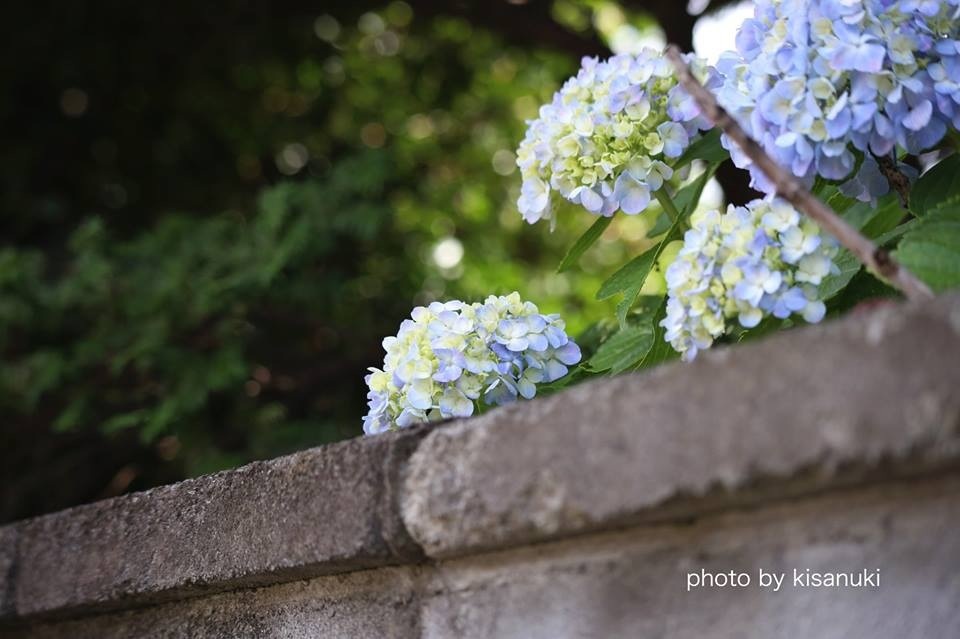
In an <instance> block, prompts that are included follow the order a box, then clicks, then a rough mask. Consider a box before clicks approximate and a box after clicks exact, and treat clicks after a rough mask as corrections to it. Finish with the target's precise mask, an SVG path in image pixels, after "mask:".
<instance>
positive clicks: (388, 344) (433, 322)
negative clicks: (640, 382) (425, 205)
mask: <svg viewBox="0 0 960 639" xmlns="http://www.w3.org/2000/svg"><path fill="white" fill-rule="evenodd" d="M564 329H565V327H564V323H563V320H561V319H560V316H559V315H543V314H541V313H540V311H539V310H538V309H537V307H536V306H535V305H534V304H533V303H531V302H524V301H523V300H521V299H520V295H519V294H518V293H515V292H514V293H511V294H510V295H506V296H499V297H498V296H494V295H491V296H490V297H488V298H487V299H486V301H484V303H482V304H480V303H475V304H465V303H464V302H460V301H451V302H445V303H441V302H434V303H433V304H430V305H429V306H426V307H424V306H418V307H417V308H415V309H413V312H412V313H411V315H410V319H407V320H404V321H403V322H402V323H401V324H400V330H399V331H398V332H397V335H396V337H388V338H386V339H385V340H383V348H384V350H385V351H386V356H385V357H384V361H383V369H377V368H371V369H370V374H369V375H367V376H366V378H365V379H366V382H367V386H368V387H369V392H368V393H367V400H368V407H369V411H368V413H367V415H366V417H364V420H363V430H364V432H365V433H367V434H375V433H381V432H384V431H386V430H390V429H393V428H403V427H406V426H410V425H412V424H415V423H419V422H426V421H431V420H436V419H444V418H449V417H468V416H470V415H472V414H473V411H474V408H475V405H476V404H475V403H476V402H479V401H484V402H486V403H487V404H491V405H499V404H503V403H506V402H509V401H513V400H515V399H516V398H517V397H518V396H519V397H524V398H526V399H529V398H531V397H533V396H534V395H536V392H537V391H536V387H537V384H541V383H549V382H552V381H554V380H557V379H559V378H560V377H563V376H564V375H566V374H567V371H568V369H567V367H568V366H572V365H573V364H576V363H577V362H579V361H580V348H579V347H578V346H577V344H576V343H575V342H574V341H573V340H572V339H570V337H569V336H568V335H567V334H566V332H565V330H564Z"/></svg>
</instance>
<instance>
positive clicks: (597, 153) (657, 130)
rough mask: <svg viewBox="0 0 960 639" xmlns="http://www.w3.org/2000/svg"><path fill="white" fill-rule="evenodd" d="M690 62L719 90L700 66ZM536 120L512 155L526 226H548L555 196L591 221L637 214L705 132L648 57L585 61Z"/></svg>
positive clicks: (656, 56) (692, 107) (651, 53)
mask: <svg viewBox="0 0 960 639" xmlns="http://www.w3.org/2000/svg"><path fill="white" fill-rule="evenodd" d="M687 61H688V63H690V64H691V66H692V68H693V70H694V73H696V74H697V75H699V76H700V77H701V78H704V79H705V80H706V81H707V83H708V86H711V87H713V86H716V83H717V82H718V81H719V80H718V79H716V78H715V77H714V75H715V74H713V73H712V71H711V70H709V69H708V68H707V67H706V66H705V65H704V64H703V63H702V62H701V61H700V60H698V59H696V58H694V57H693V56H687ZM539 116H540V117H538V118H537V119H535V120H532V121H530V122H529V123H528V128H527V134H526V137H525V138H524V140H523V142H521V143H520V148H519V149H518V150H517V165H518V166H519V167H520V172H521V175H522V177H523V184H522V187H521V191H520V199H519V200H518V202H517V204H518V207H519V209H520V213H521V214H522V215H523V218H524V219H525V220H526V221H527V222H530V223H531V224H532V223H534V222H536V221H537V220H540V219H551V210H550V194H551V192H552V191H556V192H557V193H559V194H560V195H561V196H562V197H564V198H566V199H567V200H569V201H570V202H573V203H575V204H579V205H581V206H583V208H585V209H587V210H588V211H589V212H591V213H593V214H595V215H605V216H610V215H613V214H614V213H615V212H616V211H618V210H621V211H623V212H624V213H626V214H628V215H635V214H638V213H641V212H642V211H644V210H645V209H646V208H647V206H648V205H649V204H650V201H651V198H652V196H653V193H654V192H655V191H656V190H657V189H659V188H660V187H661V186H663V183H664V181H665V180H670V179H671V178H673V173H674V170H673V163H674V160H676V158H678V157H679V156H680V155H682V154H683V152H684V151H685V150H686V148H687V147H688V146H689V145H690V144H691V143H692V142H693V141H694V140H695V139H696V138H697V137H698V136H699V134H700V132H701V131H702V130H704V129H707V128H709V126H710V125H709V123H708V122H707V121H706V119H705V118H703V117H701V115H700V111H699V109H698V107H697V105H696V104H695V103H694V101H693V100H692V99H691V98H690V97H689V96H688V95H687V94H686V93H685V92H684V91H683V89H682V88H681V87H679V86H678V85H677V81H676V78H675V75H674V73H673V70H672V68H671V66H670V64H669V62H668V61H667V60H666V59H665V58H664V57H663V53H662V52H660V51H655V50H653V49H644V50H643V51H641V52H640V54H639V55H618V56H614V57H612V58H610V59H609V60H606V61H603V62H600V61H598V60H597V59H596V58H584V59H583V64H582V67H581V69H580V72H579V73H578V74H577V75H576V76H574V77H573V78H570V79H569V80H568V81H567V82H566V83H565V84H564V85H563V87H562V88H561V89H560V90H559V91H558V92H557V93H556V94H555V95H554V98H553V101H552V102H551V103H550V104H546V105H544V106H542V107H541V108H540V114H539Z"/></svg>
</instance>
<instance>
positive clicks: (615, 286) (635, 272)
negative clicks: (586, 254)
mask: <svg viewBox="0 0 960 639" xmlns="http://www.w3.org/2000/svg"><path fill="white" fill-rule="evenodd" d="M658 248H659V246H654V247H650V248H649V249H647V250H646V251H645V252H643V253H641V254H640V255H638V256H637V257H635V258H633V259H632V260H630V261H629V262H627V263H626V264H624V265H623V266H621V267H620V269H619V270H617V271H616V272H615V273H614V274H613V275H611V276H610V277H608V278H607V280H606V281H605V282H604V283H603V284H602V285H601V286H600V290H599V291H597V299H598V300H605V299H607V298H609V297H613V296H614V295H616V294H617V293H623V292H624V291H628V290H630V289H631V288H633V287H634V286H635V285H636V283H637V282H638V281H639V283H640V284H639V286H638V287H637V291H639V290H640V287H642V286H643V280H644V279H645V278H646V277H647V274H648V273H649V272H650V269H651V268H653V262H654V260H655V259H656V258H657V249H658Z"/></svg>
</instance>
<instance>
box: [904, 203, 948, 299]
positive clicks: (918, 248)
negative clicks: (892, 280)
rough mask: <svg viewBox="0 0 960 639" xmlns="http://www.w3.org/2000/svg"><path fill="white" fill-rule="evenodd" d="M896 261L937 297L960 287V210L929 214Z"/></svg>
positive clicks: (907, 238)
mask: <svg viewBox="0 0 960 639" xmlns="http://www.w3.org/2000/svg"><path fill="white" fill-rule="evenodd" d="M894 257H895V258H896V260H897V261H899V262H900V263H901V264H903V265H904V266H905V267H907V268H908V269H910V270H911V271H912V272H913V274H914V275H916V276H917V277H919V278H920V279H921V280H923V281H924V282H926V284H927V285H928V286H929V287H930V288H932V289H933V290H934V291H936V292H938V293H939V292H941V291H945V290H947V289H951V288H955V287H957V286H960V206H951V207H948V208H939V209H936V210H932V211H930V212H928V213H927V214H926V215H925V216H924V217H923V218H922V219H921V220H920V223H919V224H918V225H917V226H915V227H914V228H913V229H911V230H910V231H909V232H907V233H906V234H904V236H903V239H902V240H900V244H899V246H898V247H897V250H896V251H895V253H894Z"/></svg>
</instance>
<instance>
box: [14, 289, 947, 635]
mask: <svg viewBox="0 0 960 639" xmlns="http://www.w3.org/2000/svg"><path fill="white" fill-rule="evenodd" d="M958 530H960V296H947V297H943V298H940V299H938V300H936V301H934V302H932V303H928V304H923V305H903V306H888V307H883V308H880V309H877V310H874V311H871V312H869V313H857V314H854V315H853V316H851V317H848V318H846V319H844V320H841V321H837V322H832V323H827V324H824V325H822V326H817V327H808V328H804V329H799V330H794V331H790V332H787V333H783V334H779V335H776V336H774V337H771V338H769V339H766V340H763V341H760V342H757V343H752V344H746V345H740V346H737V347H734V348H729V349H716V350H715V351H713V352H708V353H705V354H704V355H703V356H702V357H700V358H698V360H697V362H696V363H694V364H692V365H683V364H674V365H668V366H663V367H661V368H658V369H656V370H654V371H652V372H649V373H646V374H643V375H634V376H623V377H619V378H616V379H609V380H603V381H598V382H594V383H589V384H584V385H581V386H578V387H576V388H573V389H571V390H569V391H566V392H564V393H562V394H559V395H557V396H554V397H551V398H546V399H539V400H535V401H532V402H526V403H521V404H517V405H514V406H511V407H508V408H504V409H500V410H496V411H492V412H490V413H488V414H486V415H484V416H482V417H478V418H475V419H471V420H465V421H460V422H452V423H448V424H442V425H439V426H434V427H432V428H418V429H412V430H408V431H404V432H402V433H394V434H388V435H383V436H377V437H372V438H364V439H356V440H351V441H347V442H342V443H339V444H334V445H330V446H325V447H322V448H318V449H313V450H308V451H304V452H301V453H297V454H294V455H290V456H288V457H283V458H279V459H275V460H271V461H267V462H258V463H255V464H251V465H249V466H245V467H243V468H239V469H237V470H233V471H228V472H224V473H219V474H216V475H211V476H208V477H201V478H198V479H194V480H189V481H185V482H182V483H180V484H176V485H173V486H166V487H162V488H157V489H154V490H151V491H148V492H145V493H139V494H133V495H127V496H124V497H120V498H117V499H112V500H107V501H103V502H98V503H94V504H89V505H86V506H80V507H78V508H73V509H70V510H67V511H64V512H60V513H55V514H52V515H47V516H43V517H38V518H35V519H31V520H27V521H23V522H18V523H15V524H11V525H8V526H5V527H2V528H0V637H57V638H59V637H64V638H66V637H71V638H73V637H321V636H322V637H478V638H479V637H518V638H519V637H524V638H540V637H544V638H547V637H549V638H551V639H557V638H564V637H584V638H585V637H603V638H607V637H658V638H660V637H663V638H668V637H669V638H674V637H676V638H686V637H694V636H708V637H714V638H725V637H730V638H733V637H738V638H741V637H757V638H760V637H763V638H770V637H808V636H809V637H818V638H820V639H822V638H831V637H837V638H840V637H842V638H844V639H856V638H859V637H863V638H866V637H871V638H876V637H879V638H885V637H891V638H894V637H895V638H897V639H903V638H906V637H938V638H939V637H953V636H958V632H960V631H958V629H960V605H958V603H960V534H958V533H957V531H958ZM795 569H796V570H798V571H800V573H801V574H805V573H804V572H803V571H805V570H807V569H809V570H811V571H817V572H826V573H835V572H844V573H862V572H863V571H866V572H867V573H869V574H874V573H875V572H876V571H879V573H877V574H878V581H879V585H878V586H876V587H874V586H869V587H863V588H853V587H848V588H830V587H814V586H812V585H810V586H804V585H796V584H795V583H794V582H793V578H792V573H793V571H794V570H795ZM761 570H763V571H765V573H766V574H780V573H784V574H786V579H785V580H784V584H783V585H782V587H781V588H780V589H779V590H776V591H775V590H774V588H773V587H772V586H770V587H765V586H762V585H760V584H758V583H757V581H758V576H759V571H761ZM730 571H735V573H743V574H745V575H746V576H747V577H748V578H749V579H750V584H749V585H744V586H742V587H741V586H725V587H719V586H717V585H713V586H712V587H689V588H688V586H691V585H692V581H691V580H693V579H694V577H692V576H691V575H694V576H703V577H704V578H708V577H707V575H708V574H709V575H716V574H719V573H729V572H730ZM740 579H741V583H742V577H740Z"/></svg>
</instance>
